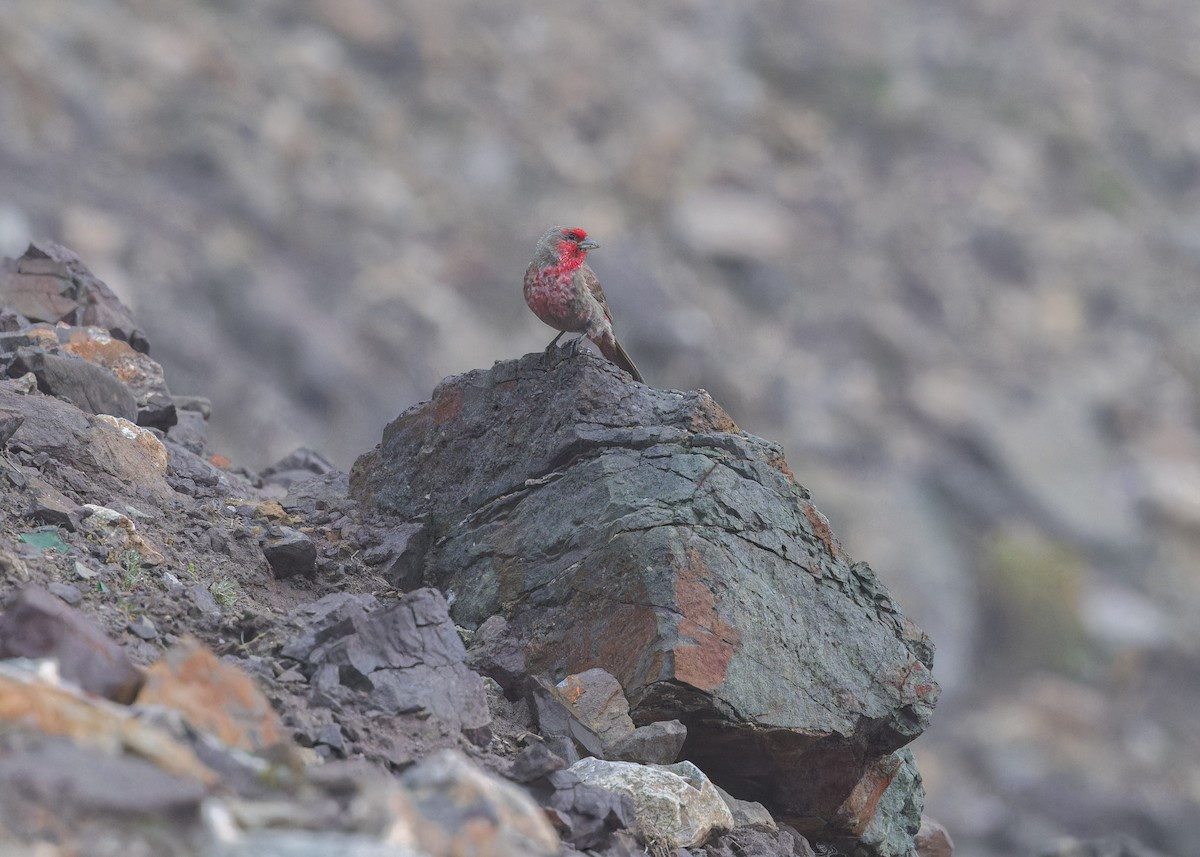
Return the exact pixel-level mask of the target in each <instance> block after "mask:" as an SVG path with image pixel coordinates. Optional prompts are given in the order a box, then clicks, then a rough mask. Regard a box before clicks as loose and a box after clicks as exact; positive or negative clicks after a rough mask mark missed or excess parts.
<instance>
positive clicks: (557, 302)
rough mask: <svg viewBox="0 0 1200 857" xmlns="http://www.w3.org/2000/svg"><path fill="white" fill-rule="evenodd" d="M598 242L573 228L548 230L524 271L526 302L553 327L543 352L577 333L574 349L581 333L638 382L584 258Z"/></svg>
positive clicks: (602, 296) (563, 227)
mask: <svg viewBox="0 0 1200 857" xmlns="http://www.w3.org/2000/svg"><path fill="white" fill-rule="evenodd" d="M599 246H600V245H599V244H597V243H596V242H595V241H593V240H592V239H591V238H589V237H588V234H587V232H585V231H584V230H582V229H579V228H577V227H570V226H552V227H551V228H549V229H547V230H546V231H545V233H544V234H543V235H542V237H541V238H539V239H538V242H537V247H535V248H534V251H533V258H532V259H531V260H530V262H529V267H528V268H527V269H526V270H525V303H527V304H529V308H530V309H531V310H533V314H534V315H536V316H537V317H538V318H540V319H541V320H542V321H544V322H545V323H546V324H548V325H550V326H551V327H553V328H554V329H555V330H557V331H558V336H556V337H554V339H552V340H551V341H550V344H549V345H547V346H546V353H549V352H550V350H551V349H552V348H554V346H555V345H557V344H558V340H559V339H561V338H562V335H563V334H564V333H579V334H582V335H581V336H580V337H579V338H578V339H575V340H574V341H573V342H572V343H571V346H572V348H578V347H579V342H580V340H582V339H583V337H584V336H586V337H587V338H588V339H590V340H591V341H592V342H594V343H596V347H597V348H599V349H600V353H601V354H603V355H604V356H605V357H607V358H608V359H609V360H611V361H612V362H613V363H615V364H616V365H617V366H619V367H620V368H621V369H624V370H625V371H626V372H628V373H629V374H630V375H632V376H633V380H635V381H642V373H641V372H639V371H638V368H637V366H636V365H635V364H634V362H633V360H632V358H630V356H629V355H628V354H627V353H626V351H625V349H624V348H622V347H621V343H620V342H618V341H617V337H616V334H615V333H614V332H613V323H612V312H611V311H609V308H608V301H606V300H605V299H604V290H603V289H602V288H600V280H599V278H597V276H596V273H595V271H593V270H592V269H591V268H590V267H589V266H588V263H587V261H586V260H587V254H588V251H589V250H595V249H596V248H597V247H599Z"/></svg>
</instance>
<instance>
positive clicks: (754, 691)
mask: <svg viewBox="0 0 1200 857" xmlns="http://www.w3.org/2000/svg"><path fill="white" fill-rule="evenodd" d="M350 490H351V495H352V496H353V497H355V498H356V499H358V500H359V501H361V502H362V503H364V504H366V505H368V506H370V507H373V508H375V509H378V510H381V511H383V512H387V513H389V514H392V515H394V516H396V517H397V518H399V519H402V520H405V521H415V520H420V521H422V522H424V523H425V525H426V526H428V527H430V528H432V531H433V532H432V534H431V541H430V545H431V546H430V548H429V549H428V550H427V552H426V554H425V556H424V562H423V565H422V573H423V576H424V580H425V582H426V583H428V584H430V585H434V586H437V587H439V588H441V589H442V590H443V591H444V592H445V593H446V596H447V599H448V600H450V601H451V603H452V605H453V606H452V615H454V617H455V619H456V621H458V622H460V623H461V624H464V625H466V626H467V627H469V628H474V627H478V626H479V625H481V624H482V623H483V622H484V621H485V620H487V619H488V618H489V617H491V616H493V615H495V614H497V613H500V614H502V615H503V616H504V617H505V618H506V620H507V623H508V626H509V631H510V633H511V634H513V635H514V636H515V637H517V638H518V639H519V640H520V643H521V646H522V649H523V652H524V655H525V660H526V663H527V665H528V668H529V669H530V671H531V672H535V673H547V674H549V675H550V676H552V677H555V678H557V677H561V676H564V675H566V674H569V673H578V672H582V671H584V670H586V669H589V668H591V667H601V668H603V669H605V670H607V671H609V672H611V673H612V674H613V675H615V676H616V677H617V678H618V679H619V680H620V682H621V684H622V686H623V687H624V690H625V695H626V696H627V697H628V699H629V702H630V705H631V710H632V716H633V718H634V720H635V721H639V722H649V721H658V720H667V719H679V720H681V721H682V722H683V723H684V724H685V725H686V726H687V730H688V739H687V743H686V744H685V745H684V748H683V753H682V755H683V757H684V758H686V759H689V760H692V761H693V762H695V763H696V764H697V765H698V766H699V767H700V768H701V769H703V770H704V771H705V772H706V773H707V774H709V776H711V777H713V779H714V780H715V781H716V782H717V784H718V785H721V786H722V787H723V788H725V789H727V790H728V791H729V792H731V793H732V794H734V795H735V796H736V797H738V798H743V799H750V800H757V801H761V802H762V803H763V804H765V805H766V806H767V807H768V808H770V809H771V811H772V812H773V813H775V814H776V815H777V817H779V818H781V819H783V820H786V821H787V822H789V823H791V824H793V825H795V826H796V827H797V828H798V829H800V830H801V832H807V833H811V834H814V835H824V836H830V835H850V834H853V833H855V832H856V831H857V832H861V831H862V830H863V829H865V827H866V825H867V824H868V823H869V821H870V818H871V817H872V815H873V814H874V812H875V809H876V807H877V804H878V800H879V798H880V797H881V795H882V794H883V791H884V790H885V789H886V788H887V786H888V785H889V784H890V782H891V779H892V777H893V776H894V774H895V773H896V771H897V770H899V767H900V766H899V764H898V763H893V762H892V760H891V754H892V753H893V751H895V750H896V749H898V748H900V747H902V746H903V745H905V744H906V743H908V742H909V741H911V740H912V739H913V738H915V737H916V736H917V735H919V734H920V733H921V731H922V730H923V729H924V728H925V726H926V725H927V723H928V721H929V716H930V713H931V711H932V709H933V705H934V703H935V701H936V699H937V692H938V689H937V685H936V683H935V682H934V681H933V679H932V678H931V676H930V667H931V666H932V646H931V645H930V643H929V641H928V639H927V638H926V637H925V636H924V635H923V634H922V633H921V632H920V630H919V629H917V628H916V627H915V626H913V625H912V624H911V623H910V622H908V621H907V620H906V619H905V617H904V614H903V613H902V612H901V610H900V608H899V607H898V606H897V605H896V603H895V602H894V601H893V600H892V599H891V598H890V597H889V596H888V594H887V592H886V591H885V590H884V588H883V587H882V585H881V584H880V583H879V581H878V579H877V578H876V577H875V575H874V574H873V573H872V572H871V569H870V568H869V567H868V566H867V565H866V564H864V563H856V562H853V561H851V560H850V559H849V557H848V556H847V555H846V553H845V551H844V550H843V549H842V547H841V546H840V545H839V543H838V542H837V540H836V539H835V538H834V537H833V534H832V533H831V531H830V528H829V525H828V522H827V521H826V520H825V518H824V517H823V516H822V515H821V513H820V512H819V511H818V510H817V509H816V507H815V506H814V505H813V504H812V502H811V499H810V498H809V495H808V493H807V492H806V491H805V490H804V489H803V488H802V487H801V486H800V485H799V484H798V483H797V482H796V480H795V478H794V477H793V475H792V473H791V472H790V470H789V469H788V467H787V464H786V462H785V461H784V458H783V453H782V451H781V450H780V449H779V447H778V446H776V445H774V444H771V443H769V442H768V441H765V440H762V439H761V438H756V437H753V436H751V435H747V434H745V433H743V432H740V431H739V430H738V428H737V426H736V425H735V424H734V423H733V421H732V420H731V419H730V418H729V416H728V415H727V414H726V413H725V412H724V411H723V410H722V409H721V408H720V407H719V406H718V405H717V404H716V403H715V402H714V401H713V400H712V399H711V398H710V397H709V396H708V395H707V394H705V393H704V392H702V391H701V392H692V393H681V392H677V391H666V390H654V389H651V388H648V387H645V386H643V385H639V384H630V383H627V382H626V381H625V380H624V379H623V378H622V377H621V376H620V374H619V373H617V372H615V371H612V370H611V369H610V368H609V367H608V366H606V365H605V363H604V362H603V361H600V360H596V359H591V358H590V357H587V356H580V357H577V358H574V359H557V358H556V357H552V358H551V359H550V360H549V361H547V360H546V359H545V358H543V356H542V355H530V356H528V357H526V358H523V359H522V360H520V361H509V362H503V363H498V364H497V365H496V366H495V367H494V368H492V369H490V370H487V371H477V372H471V373H468V374H466V375H461V376H457V377H454V378H450V379H447V380H446V381H445V382H443V383H442V385H440V386H439V387H438V389H437V390H436V391H435V392H434V396H433V399H432V400H431V401H430V402H428V403H425V404H422V405H419V406H417V407H415V408H413V409H411V410H409V411H407V412H406V413H404V414H402V415H401V416H400V417H399V418H397V419H396V420H395V421H394V422H393V423H391V424H390V425H389V426H388V427H387V429H386V430H385V432H384V438H383V442H382V443H381V445H380V446H379V447H377V448H376V449H375V450H374V451H372V452H370V453H367V454H366V455H364V456H362V457H361V458H360V459H359V460H358V462H357V463H356V464H355V467H354V469H353V471H352V472H351V480H350ZM913 785H914V787H916V784H915V783H914V784H913ZM913 832H915V827H914V830H913Z"/></svg>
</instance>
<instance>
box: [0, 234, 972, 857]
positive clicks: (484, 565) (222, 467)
mask: <svg viewBox="0 0 1200 857" xmlns="http://www.w3.org/2000/svg"><path fill="white" fill-rule="evenodd" d="M0 320H2V324H0V329H2V330H0V361H2V364H0V365H2V366H3V369H4V375H5V379H4V380H0V428H2V431H0V441H2V443H3V446H2V452H0V468H2V470H0V479H3V491H2V492H0V510H2V511H3V518H2V523H0V566H2V568H0V570H2V573H3V576H4V577H3V590H4V593H3V594H4V595H5V596H6V603H5V606H4V608H3V613H2V614H0V658H3V660H0V722H2V723H3V728H2V729H0V807H2V808H3V811H2V813H0V835H2V836H3V839H4V841H5V846H6V848H11V850H12V852H13V853H29V854H33V853H38V854H63V855H65V854H85V855H93V854H94V855H107V854H141V853H146V854H150V853H153V854H168V855H175V854H177V855H193V854H196V855H242V854H247V855H248V854H278V855H301V854H307V853H314V851H321V852H323V853H345V854H380V855H382V854H391V855H397V857H451V855H460V854H465V853H472V854H490V855H512V857H517V855H539V854H544V855H558V854H573V853H579V852H581V851H587V852H588V853H592V854H597V855H612V857H617V855H632V854H638V853H650V854H655V855H665V854H675V855H683V854H689V855H693V857H725V855H731V854H738V855H743V857H744V855H762V857H768V855H791V854H797V855H810V857H811V855H813V854H814V853H815V852H814V850H813V849H814V848H816V849H818V850H820V851H822V852H823V853H841V854H847V855H850V854H853V855H856V857H915V855H916V854H917V853H922V854H926V855H933V854H939V853H940V854H944V853H947V851H946V849H947V848H949V839H948V837H947V835H946V834H945V832H944V831H942V830H941V829H940V828H938V827H937V825H936V824H935V823H933V822H929V821H926V822H925V824H922V822H923V819H922V812H921V811H922V804H923V797H924V792H923V789H922V785H921V777H920V774H919V773H918V771H917V769H916V767H915V764H914V762H913V759H912V756H911V754H910V753H909V752H908V751H907V750H906V749H904V747H905V745H906V744H907V743H909V742H910V741H912V740H913V739H914V738H915V737H917V736H918V735H919V734H920V733H921V732H922V731H923V730H924V729H925V727H926V726H927V725H928V723H929V718H930V715H931V713H932V709H933V706H934V704H935V702H936V699H937V695H938V688H937V685H936V683H935V682H934V681H933V679H932V677H931V675H930V672H929V671H930V668H931V667H932V664H933V648H932V645H931V644H930V643H929V640H928V639H927V638H926V637H925V636H924V634H923V633H922V632H921V631H920V630H919V629H918V628H916V626H915V625H913V624H912V623H911V622H909V621H908V620H907V619H905V617H904V615H903V613H902V612H901V610H900V608H899V606H898V605H897V604H896V603H895V602H894V601H893V600H892V599H891V597H890V596H889V595H888V594H887V592H886V590H885V589H884V588H883V586H882V585H881V584H880V583H879V581H878V580H877V579H876V577H875V575H874V573H873V572H872V571H871V569H870V568H869V567H868V566H866V565H865V564H864V563H855V562H852V561H851V560H850V559H849V558H848V556H847V554H846V552H845V550H844V549H843V548H842V546H841V545H840V544H839V543H838V542H837V540H836V539H835V538H834V536H833V534H832V532H831V531H830V528H829V525H828V523H827V521H826V520H825V519H824V517H823V516H822V515H821V513H820V512H819V511H817V509H816V507H815V506H813V504H812V502H811V500H810V499H809V497H808V494H807V492H806V491H805V489H803V488H802V487H801V486H800V485H799V484H798V483H797V482H796V480H795V478H794V476H793V475H792V473H791V471H790V470H789V469H788V467H787V465H786V463H785V461H784V459H783V456H782V453H781V451H780V450H779V448H778V447H777V446H774V445H773V444H770V443H768V442H766V441H764V440H762V439H759V438H756V437H753V436H751V435H747V434H745V433H743V432H741V431H740V430H739V429H738V428H737V426H736V425H734V423H733V422H732V420H730V419H729V417H728V415H727V414H726V413H725V412H724V411H723V410H722V409H721V408H720V407H719V406H718V405H717V404H716V403H715V402H714V401H713V400H712V399H711V397H709V396H708V395H707V394H706V393H703V392H697V393H686V394H685V393H679V392H676V391H662V390H654V389H652V388H648V387H646V386H644V385H638V384H631V383H630V382H629V380H628V379H627V378H626V377H624V376H623V375H622V374H621V373H620V372H619V370H617V369H616V368H615V367H613V366H611V365H610V364H608V363H606V362H605V361H603V360H600V359H598V358H595V357H593V356H590V355H578V356H573V357H566V356H564V355H560V354H553V355H543V354H536V355H530V356H529V357H527V358H524V359H522V360H520V361H512V362H508V363H499V364H497V365H496V366H495V367H493V368H492V369H491V370H487V371H477V372H473V373H468V374H467V375H463V376H456V377H453V378H450V379H447V380H446V381H445V382H443V384H442V385H440V386H439V387H438V388H437V390H435V392H434V395H433V398H432V399H431V400H430V401H429V402H427V403H424V404H422V405H419V406H417V407H415V408H414V409H412V410H410V411H408V412H406V413H404V414H401V415H400V416H399V417H398V418H397V419H396V421H395V422H394V423H393V424H392V425H391V426H389V428H388V429H387V431H386V432H385V433H384V437H383V441H382V443H381V444H380V445H379V446H378V447H376V449H374V450H373V451H370V452H368V453H366V454H364V455H363V456H362V457H360V459H359V460H358V462H357V464H356V466H355V468H354V471H353V473H352V474H351V475H350V476H347V475H346V474H344V473H341V472H339V471H337V470H335V469H332V468H330V467H329V466H328V464H327V463H325V462H324V461H323V460H322V459H321V458H320V456H317V455H315V454H312V453H307V454H297V455H295V456H292V457H289V459H287V460H285V461H283V462H281V463H280V464H279V465H278V466H276V467H272V468H268V469H267V471H265V475H263V474H255V473H251V472H248V471H237V470H236V469H235V468H232V467H231V466H230V464H229V463H228V461H227V460H225V459H223V458H222V457H221V456H219V455H215V454H213V452H212V450H211V449H210V448H209V447H208V442H207V440H206V431H205V430H206V408H205V406H204V403H203V402H200V401H197V400H195V399H186V398H176V397H174V396H172V395H171V393H170V390H169V388H168V386H167V379H166V378H165V377H164V374H163V373H162V371H161V369H160V367H158V366H157V364H156V363H155V362H154V361H153V360H152V359H151V358H150V356H149V355H148V353H147V350H148V348H149V343H148V342H147V341H146V340H145V338H144V336H142V335H141V334H139V333H137V328H136V326H135V325H133V324H132V321H131V318H130V315H129V313H128V311H127V310H126V309H125V308H124V307H123V306H122V305H121V304H120V303H119V302H118V301H117V300H116V298H115V297H114V296H113V295H112V293H111V292H110V291H108V290H107V288H106V287H105V286H104V285H103V283H101V282H99V281H98V280H96V279H95V278H94V277H93V276H92V275H91V274H90V272H89V271H88V270H87V268H86V267H85V266H84V265H83V263H82V262H81V261H80V260H79V259H78V258H77V257H75V256H74V255H73V254H71V253H70V252H69V251H67V250H65V249H64V248H62V247H59V246H57V245H54V244H50V243H42V244H40V245H38V246H35V247H31V248H30V249H29V251H28V252H27V253H26V254H25V255H24V256H22V257H21V258H19V259H15V260H14V259H8V260H4V262H3V265H2V266H0ZM114 410H119V411H121V413H122V415H116V414H113V413H110V411H114ZM938 849H941V850H940V851H939V850H938Z"/></svg>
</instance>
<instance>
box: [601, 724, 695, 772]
mask: <svg viewBox="0 0 1200 857" xmlns="http://www.w3.org/2000/svg"><path fill="white" fill-rule="evenodd" d="M686 740H687V727H686V726H684V725H683V724H682V723H680V722H679V721H678V720H659V721H658V722H656V723H647V724H646V725H645V726H639V727H637V728H636V729H634V730H633V732H631V733H630V734H628V735H626V736H625V737H624V738H623V739H621V740H620V741H618V742H617V743H616V744H614V745H612V746H611V747H609V748H608V749H607V753H608V757H609V758H610V759H622V760H624V761H627V762H644V763H645V764H647V765H669V764H671V763H672V762H674V761H675V760H676V759H678V758H679V751H680V750H682V749H683V743H684V741H686Z"/></svg>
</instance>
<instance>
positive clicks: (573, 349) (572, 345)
mask: <svg viewBox="0 0 1200 857" xmlns="http://www.w3.org/2000/svg"><path fill="white" fill-rule="evenodd" d="M585 339H587V334H582V333H581V334H580V335H579V336H577V337H575V338H574V339H572V340H571V341H570V342H568V343H567V344H566V345H565V346H564V347H565V348H566V349H567V351H568V352H570V354H571V356H572V357H575V356H576V355H578V354H579V349H580V348H581V347H582V342H583V340H585Z"/></svg>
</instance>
